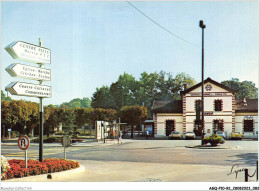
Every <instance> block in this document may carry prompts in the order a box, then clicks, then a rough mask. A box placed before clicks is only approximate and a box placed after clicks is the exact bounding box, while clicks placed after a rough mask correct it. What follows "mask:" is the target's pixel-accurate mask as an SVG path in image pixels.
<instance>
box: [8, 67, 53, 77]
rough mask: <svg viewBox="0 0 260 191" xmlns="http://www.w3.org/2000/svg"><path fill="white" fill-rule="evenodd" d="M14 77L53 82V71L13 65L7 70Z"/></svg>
mask: <svg viewBox="0 0 260 191" xmlns="http://www.w3.org/2000/svg"><path fill="white" fill-rule="evenodd" d="M5 70H6V71H7V72H8V73H9V74H10V75H11V76H12V77H19V78H26V79H31V80H39V81H51V70H49V69H45V68H38V67H33V66H28V65H24V64H19V63H15V64H11V65H9V66H8V67H7V68H6V69H5Z"/></svg>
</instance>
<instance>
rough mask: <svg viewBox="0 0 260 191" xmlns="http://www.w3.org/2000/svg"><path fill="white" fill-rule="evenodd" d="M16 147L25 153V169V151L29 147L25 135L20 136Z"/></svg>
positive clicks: (28, 140) (28, 141)
mask: <svg viewBox="0 0 260 191" xmlns="http://www.w3.org/2000/svg"><path fill="white" fill-rule="evenodd" d="M17 143H18V147H19V148H20V149H21V150H24V151H25V168H27V149H28V148H29V146H30V139H29V138H28V137H27V136H26V135H21V136H20V137H19V139H18V141H17Z"/></svg>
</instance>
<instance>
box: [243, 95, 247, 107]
mask: <svg viewBox="0 0 260 191" xmlns="http://www.w3.org/2000/svg"><path fill="white" fill-rule="evenodd" d="M243 105H247V102H246V97H244V99H243Z"/></svg>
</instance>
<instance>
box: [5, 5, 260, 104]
mask: <svg viewBox="0 0 260 191" xmlns="http://www.w3.org/2000/svg"><path fill="white" fill-rule="evenodd" d="M131 3H132V4H133V5H134V6H135V7H137V8H138V9H139V10H141V11H142V12H143V13H144V14H145V15H147V16H148V17H149V18H151V19H152V20H153V21H155V22H156V23H158V24H160V25H161V26H162V27H164V28H165V29H167V30H168V31H171V32H172V33H173V34H175V35H177V36H178V37H181V38H182V39H184V40H185V41H184V40H181V39H180V38H177V37H176V36H174V35H172V34H170V33H169V32H167V31H166V30H164V29H162V28H161V27H159V26H158V25H156V24H155V23H154V22H152V21H151V20H149V19H148V18H147V17H145V16H144V15H142V14H141V13H140V12H138V11H137V10H136V9H134V8H133V7H132V6H130V5H129V4H128V3H127V2H125V1H117V2H113V1H108V2H100V1H98V2H88V1H74V2H72V1H64V2H58V1H56V2H51V1H45V2H44V1H42V2H32V1H6V2H5V1H2V2H1V89H2V90H5V86H7V85H8V84H9V83H11V82H13V81H20V82H30V83H35V84H38V82H37V81H35V82H34V81H33V80H26V79H19V78H15V77H11V76H10V75H9V74H8V73H7V72H6V71H5V68H6V67H7V66H9V65H10V64H12V63H22V64H27V65H31V66H36V64H34V63H29V62H25V61H19V60H15V59H13V58H12V57H11V56H10V55H9V54H8V52H7V51H6V50H5V49H4V48H5V47H6V46H7V45H9V44H10V43H12V42H14V41H18V40H21V41H25V42H29V43H32V44H38V38H41V39H42V45H43V46H44V47H46V48H49V49H50V50H51V57H52V60H51V64H45V65H44V66H43V68H48V69H51V71H52V81H51V82H44V83H43V85H49V86H51V87H52V98H46V99H44V104H46V105H48V104H55V105H56V104H61V103H63V102H68V101H70V100H72V99H74V98H83V97H89V98H91V97H92V95H93V93H94V92H95V90H96V88H97V87H101V86H103V85H107V86H110V85H111V83H113V82H115V81H117V79H118V77H119V75H120V74H123V73H124V72H126V73H129V74H132V75H133V76H134V77H135V78H136V79H139V78H140V74H141V73H142V72H144V71H146V72H148V73H152V72H160V71H161V70H163V71H166V72H170V73H172V74H173V76H175V75H176V74H178V73H181V72H184V73H186V74H189V75H190V76H191V77H193V78H194V79H195V80H196V81H197V82H200V81H201V39H202V37H201V36H202V30H201V28H200V27H199V21H200V20H203V21H204V24H205V25H206V28H205V32H204V35H205V36H204V38H205V47H204V48H205V58H204V63H205V74H204V76H205V78H207V77H210V78H212V79H213V80H216V81H218V82H221V81H223V80H229V79H231V78H239V79H240V81H244V80H249V81H253V82H254V83H255V84H256V86H257V87H259V83H258V81H259V80H258V76H259V3H258V2H257V1H251V2H248V1H244V2H243V1H222V2H213V1H204V2H201V1H197V2H196V1H195V2H190V1H164V2H159V1H139V2H138V1H132V2H131ZM187 41H188V42H189V43H188V42H187ZM5 93H6V92H5ZM8 95H9V96H10V95H11V94H10V93H9V94H8ZM11 98H12V99H24V100H30V101H35V102H38V100H39V99H38V98H30V97H24V96H13V95H11Z"/></svg>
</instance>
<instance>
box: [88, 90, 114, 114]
mask: <svg viewBox="0 0 260 191" xmlns="http://www.w3.org/2000/svg"><path fill="white" fill-rule="evenodd" d="M91 106H92V107H93V108H105V109H106V108H117V107H116V104H115V102H114V99H113V97H112V95H111V93H110V89H109V87H108V86H102V87H101V88H97V89H96V92H95V93H94V94H93V96H92V102H91Z"/></svg>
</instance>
